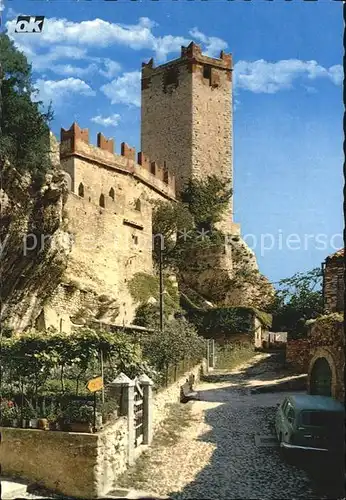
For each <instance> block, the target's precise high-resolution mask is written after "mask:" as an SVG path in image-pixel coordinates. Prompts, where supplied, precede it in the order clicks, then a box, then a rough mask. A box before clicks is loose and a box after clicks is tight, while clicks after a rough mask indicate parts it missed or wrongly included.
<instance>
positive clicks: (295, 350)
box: [286, 339, 310, 373]
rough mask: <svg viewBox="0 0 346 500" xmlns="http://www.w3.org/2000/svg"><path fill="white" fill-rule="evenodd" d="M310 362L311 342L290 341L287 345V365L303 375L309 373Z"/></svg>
mask: <svg viewBox="0 0 346 500" xmlns="http://www.w3.org/2000/svg"><path fill="white" fill-rule="evenodd" d="M309 361H310V342H309V340H308V339H296V340H288V342H287V344H286V363H287V364H289V365H291V366H292V367H293V368H295V369H296V370H298V371H299V372H301V373H307V372H308V368H309Z"/></svg>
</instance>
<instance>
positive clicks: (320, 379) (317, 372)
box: [310, 358, 332, 396]
mask: <svg viewBox="0 0 346 500" xmlns="http://www.w3.org/2000/svg"><path fill="white" fill-rule="evenodd" d="M310 394H314V395H319V396H331V395H332V370H331V368H330V365H329V363H328V361H327V359H326V358H317V359H316V361H315V363H314V365H313V367H312V371H311V378H310Z"/></svg>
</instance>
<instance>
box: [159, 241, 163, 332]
mask: <svg viewBox="0 0 346 500" xmlns="http://www.w3.org/2000/svg"><path fill="white" fill-rule="evenodd" d="M159 275H160V331H161V332H163V311H164V300H163V294H164V286H163V269H162V245H161V241H160V248H159Z"/></svg>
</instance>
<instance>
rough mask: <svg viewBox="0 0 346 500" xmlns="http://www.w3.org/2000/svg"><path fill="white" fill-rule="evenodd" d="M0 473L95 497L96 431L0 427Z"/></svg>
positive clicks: (79, 494) (77, 495)
mask: <svg viewBox="0 0 346 500" xmlns="http://www.w3.org/2000/svg"><path fill="white" fill-rule="evenodd" d="M0 432H1V446H0V463H1V473H2V474H4V475H9V476H19V477H21V478H23V479H26V480H28V481H32V482H36V483H39V484H42V485H43V486H45V487H46V488H48V489H51V490H54V491H57V492H59V493H62V494H64V495H68V496H73V497H84V498H93V497H95V495H96V493H97V491H96V485H95V477H94V474H93V470H94V467H95V465H96V463H97V455H98V449H97V447H98V446H97V441H98V436H97V434H77V433H69V432H53V431H40V430H36V429H11V428H6V427H1V428H0Z"/></svg>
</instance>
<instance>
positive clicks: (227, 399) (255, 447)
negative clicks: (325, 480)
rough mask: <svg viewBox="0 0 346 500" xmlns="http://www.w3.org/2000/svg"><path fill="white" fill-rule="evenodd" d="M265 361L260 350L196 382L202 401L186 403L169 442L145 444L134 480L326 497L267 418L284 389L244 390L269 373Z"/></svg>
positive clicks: (183, 490) (200, 489)
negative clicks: (186, 415) (282, 447)
mask: <svg viewBox="0 0 346 500" xmlns="http://www.w3.org/2000/svg"><path fill="white" fill-rule="evenodd" d="M270 361H271V358H270V356H268V355H266V354H259V355H257V356H256V358H255V360H254V361H252V362H250V363H247V364H246V365H243V366H242V367H241V368H240V369H238V370H234V371H231V372H226V371H223V372H216V373H214V374H213V376H212V379H213V380H214V381H213V382H212V383H210V382H207V383H202V384H200V385H199V387H197V390H198V391H199V394H200V401H195V402H190V403H188V404H189V405H190V406H191V412H192V416H193V419H192V423H191V426H190V427H189V428H187V429H184V430H183V432H182V434H181V438H180V440H179V441H178V442H177V443H176V444H174V445H173V446H168V447H162V448H159V449H158V448H156V449H155V448H152V449H150V450H149V457H148V460H147V465H146V470H145V474H144V477H145V478H146V479H145V480H141V482H140V483H137V484H135V485H133V486H134V487H135V488H139V489H141V490H145V491H150V492H152V493H154V494H157V495H158V496H160V497H163V498H172V499H173V500H183V499H197V498H201V499H257V500H259V499H266V500H267V499H279V498H281V499H307V498H309V499H313V498H326V497H321V496H316V493H314V491H313V489H312V487H311V482H310V479H309V477H308V475H307V473H306V472H305V471H304V470H302V469H301V468H299V467H297V466H294V465H290V464H288V463H287V462H285V461H284V460H283V459H282V457H281V454H280V452H279V448H278V446H277V442H276V439H275V437H274V433H273V418H274V415H275V410H276V404H277V403H278V402H280V401H282V399H283V397H284V395H285V394H288V393H287V392H286V393H282V392H281V393H280V392H279V393H278V392H276V393H267V394H262V393H261V394H251V393H250V390H251V387H253V386H255V385H258V382H259V381H260V382H262V383H264V381H265V380H268V383H271V382H272V381H273V378H274V377H275V375H273V372H272V371H271V370H272V365H271V364H270ZM274 373H275V372H274ZM141 477H143V474H141Z"/></svg>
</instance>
